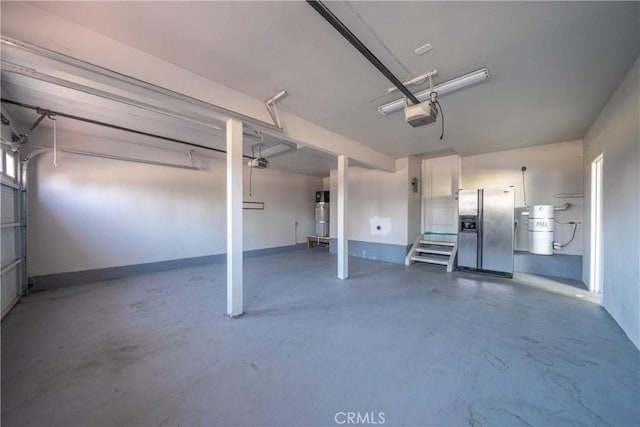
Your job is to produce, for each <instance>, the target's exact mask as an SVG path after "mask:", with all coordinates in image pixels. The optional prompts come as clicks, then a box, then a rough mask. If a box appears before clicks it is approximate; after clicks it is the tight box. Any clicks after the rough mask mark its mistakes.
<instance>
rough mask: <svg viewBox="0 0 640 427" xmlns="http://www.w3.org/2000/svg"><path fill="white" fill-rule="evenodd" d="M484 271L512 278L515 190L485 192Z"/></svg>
mask: <svg viewBox="0 0 640 427" xmlns="http://www.w3.org/2000/svg"><path fill="white" fill-rule="evenodd" d="M483 194H484V197H483V203H482V242H481V245H482V266H481V267H480V268H482V269H483V270H490V271H497V272H501V273H508V274H513V231H514V222H513V211H514V193H513V188H507V189H484V192H483Z"/></svg>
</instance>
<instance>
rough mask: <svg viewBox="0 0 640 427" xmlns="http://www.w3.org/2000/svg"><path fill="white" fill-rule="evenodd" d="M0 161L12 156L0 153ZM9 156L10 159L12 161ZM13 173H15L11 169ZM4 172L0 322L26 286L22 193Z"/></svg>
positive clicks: (0, 191)
mask: <svg viewBox="0 0 640 427" xmlns="http://www.w3.org/2000/svg"><path fill="white" fill-rule="evenodd" d="M1 154H2V157H1V158H0V159H3V160H6V159H7V158H9V157H11V158H13V159H14V160H15V159H16V158H17V156H15V155H13V154H12V155H11V156H10V155H9V153H8V152H7V151H5V149H4V147H3V149H2V152H1ZM12 156H13V157H12ZM14 170H15V169H14ZM6 171H7V168H3V169H2V171H1V172H0V175H1V176H0V178H1V181H2V183H1V186H0V216H1V219H2V229H1V234H0V238H1V239H2V240H1V243H0V249H1V253H0V259H1V260H0V262H1V264H2V265H1V266H2V271H1V272H0V308H1V309H2V318H4V316H5V315H6V314H7V313H8V312H9V310H11V308H12V307H13V305H14V304H15V303H16V302H17V301H18V299H19V298H20V296H21V295H22V291H23V289H25V286H24V284H25V283H26V276H27V273H26V266H25V262H24V259H23V258H24V256H25V246H24V244H25V243H24V233H25V229H24V227H22V226H21V224H23V223H24V221H22V218H21V216H22V214H23V212H22V209H21V208H20V207H21V205H22V203H21V201H22V190H21V189H20V188H21V186H20V180H19V177H16V176H15V175H11V174H7V173H6Z"/></svg>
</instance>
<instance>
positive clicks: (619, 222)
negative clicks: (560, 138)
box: [583, 58, 640, 348]
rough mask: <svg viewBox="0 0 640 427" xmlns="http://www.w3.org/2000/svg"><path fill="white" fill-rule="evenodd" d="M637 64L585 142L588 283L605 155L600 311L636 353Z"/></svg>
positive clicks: (639, 211)
mask: <svg viewBox="0 0 640 427" xmlns="http://www.w3.org/2000/svg"><path fill="white" fill-rule="evenodd" d="M639 80H640V58H639V59H637V60H636V62H635V63H634V65H633V66H632V67H631V69H630V70H629V72H628V73H627V75H626V77H625V78H624V80H623V81H622V82H621V83H620V86H619V87H618V88H617V90H616V91H615V93H614V94H613V96H612V97H611V99H610V100H609V101H608V103H607V104H606V106H605V107H604V109H603V110H602V112H601V113H600V115H599V116H598V118H597V119H596V120H595V121H594V122H593V124H592V125H591V128H590V129H589V131H588V132H587V135H586V136H585V138H584V147H585V156H584V170H585V177H584V186H585V218H586V220H587V221H585V222H586V224H585V240H584V253H585V257H584V263H583V266H584V267H583V277H584V281H585V282H586V283H589V268H590V260H589V256H590V248H589V238H590V233H589V226H590V224H589V216H590V203H591V197H590V192H591V162H592V161H593V160H594V159H595V158H596V157H597V156H598V155H600V154H603V155H604V156H603V192H602V194H603V214H602V219H603V225H602V227H603V284H602V301H603V305H604V307H605V308H606V309H607V311H608V312H609V313H611V315H612V316H613V318H614V319H615V320H616V321H617V322H618V324H619V325H620V326H621V327H622V329H623V330H624V331H625V332H626V334H627V335H628V336H629V338H631V341H633V343H634V344H635V345H636V346H637V347H639V348H640V226H639V225H638V218H640V125H639V121H640V107H639V104H640V100H639V96H640V95H639V94H640V82H639Z"/></svg>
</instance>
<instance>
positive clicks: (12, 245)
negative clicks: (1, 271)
mask: <svg viewBox="0 0 640 427" xmlns="http://www.w3.org/2000/svg"><path fill="white" fill-rule="evenodd" d="M16 231H17V230H16V229H15V228H4V229H2V268H4V267H6V266H7V265H9V264H11V263H12V262H14V261H15V260H16V259H18V257H19V254H18V253H17V251H18V248H17V241H16Z"/></svg>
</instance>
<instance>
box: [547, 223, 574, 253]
mask: <svg viewBox="0 0 640 427" xmlns="http://www.w3.org/2000/svg"><path fill="white" fill-rule="evenodd" d="M560 224H563V223H562V222H561V223H560ZM569 224H573V233H572V234H571V239H569V241H568V242H567V243H565V244H563V245H560V244H558V243H554V244H553V247H554V249H561V248H564V247H566V246H569V244H570V243H571V242H573V239H575V238H576V230H577V229H578V223H577V222H569Z"/></svg>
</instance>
